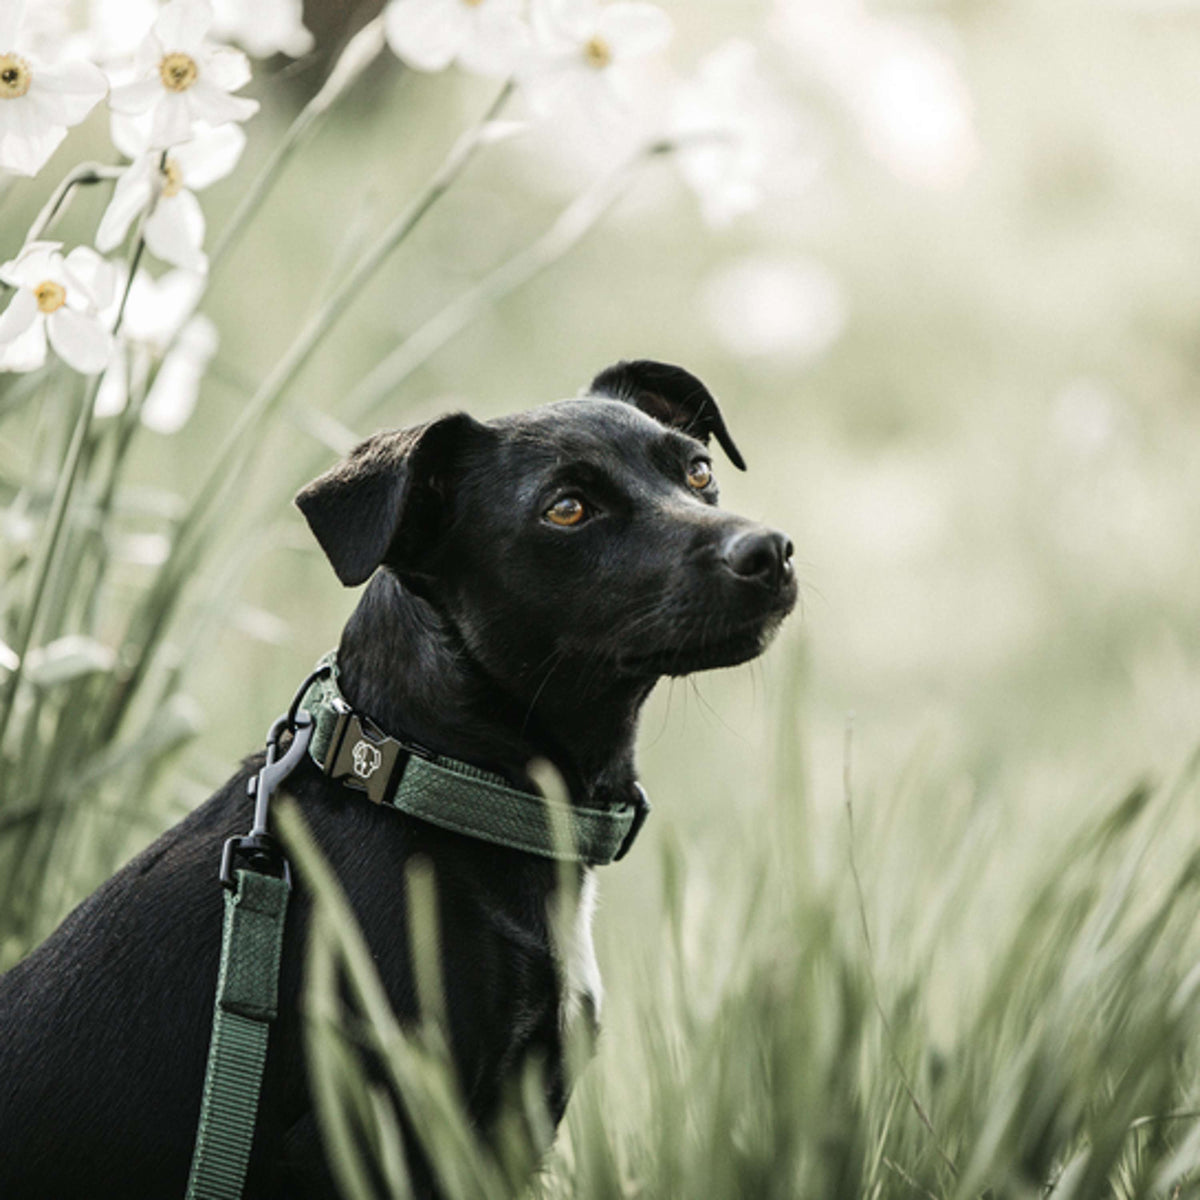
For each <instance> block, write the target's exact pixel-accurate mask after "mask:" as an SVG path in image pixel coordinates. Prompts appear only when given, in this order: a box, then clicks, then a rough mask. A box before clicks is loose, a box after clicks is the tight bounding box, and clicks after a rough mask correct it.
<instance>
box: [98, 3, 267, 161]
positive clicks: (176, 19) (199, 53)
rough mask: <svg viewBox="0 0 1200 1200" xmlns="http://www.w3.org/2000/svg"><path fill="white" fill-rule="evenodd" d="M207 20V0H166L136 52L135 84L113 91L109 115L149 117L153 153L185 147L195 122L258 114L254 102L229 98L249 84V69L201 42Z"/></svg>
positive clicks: (242, 59) (225, 50)
mask: <svg viewBox="0 0 1200 1200" xmlns="http://www.w3.org/2000/svg"><path fill="white" fill-rule="evenodd" d="M212 21H213V13H212V9H211V8H210V7H209V5H208V3H207V0H171V3H170V4H168V5H167V6H166V7H165V8H164V9H163V10H162V11H161V12H160V13H159V16H158V20H157V21H155V22H154V28H153V30H152V31H151V32H150V33H149V34H148V35H147V37H146V38H145V40H144V41H143V42H142V44H141V46H140V47H139V48H138V54H137V74H136V77H135V79H134V81H133V82H132V83H124V84H120V85H115V86H114V87H113V90H112V95H111V96H110V97H109V106H110V107H111V108H112V110H113V111H114V112H117V113H124V114H127V115H138V114H141V113H152V114H153V119H152V123H151V129H150V146H151V148H153V149H159V150H162V149H166V148H167V147H169V146H175V145H178V144H179V143H180V142H186V141H187V140H188V139H189V138H190V137H192V136H193V133H194V132H195V130H194V125H195V122H197V121H203V122H204V123H205V124H208V125H224V124H225V123H226V122H228V121H244V120H246V119H247V118H248V117H252V116H253V115H254V114H255V113H256V112H257V111H258V101H257V100H246V99H244V98H243V97H241V96H231V95H230V94H229V93H230V92H235V91H237V90H238V88H240V87H242V86H243V85H245V84H246V83H247V82H248V81H249V79H250V64H249V62H248V61H247V59H246V56H245V55H244V54H243V53H242V52H241V51H240V50H234V49H231V48H230V47H228V46H213V45H212V44H210V43H209V42H208V41H207V40H206V35H207V33H208V29H209V26H210V25H211V24H212Z"/></svg>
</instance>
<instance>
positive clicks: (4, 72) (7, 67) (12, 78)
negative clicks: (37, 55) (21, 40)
mask: <svg viewBox="0 0 1200 1200" xmlns="http://www.w3.org/2000/svg"><path fill="white" fill-rule="evenodd" d="M32 82H33V75H32V74H31V73H30V71H29V64H28V63H27V62H26V61H25V60H24V59H23V58H22V57H21V56H20V55H19V54H0V100H15V99H16V98H17V97H18V96H23V95H25V93H26V92H27V91H29V85H30V84H31V83H32Z"/></svg>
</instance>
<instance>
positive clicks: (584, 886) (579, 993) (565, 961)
mask: <svg viewBox="0 0 1200 1200" xmlns="http://www.w3.org/2000/svg"><path fill="white" fill-rule="evenodd" d="M595 912H596V873H595V872H594V871H592V870H586V871H584V873H583V882H582V883H581V884H580V887H579V898H578V901H577V903H576V906H575V912H574V915H573V917H572V919H571V920H570V921H569V922H564V924H565V925H566V929H567V932H566V935H565V936H564V937H563V941H564V943H565V944H564V945H562V946H561V947H560V954H561V962H562V970H563V995H562V1009H561V1011H560V1013H559V1024H560V1026H561V1028H562V1029H563V1030H567V1029H570V1028H571V1026H572V1025H574V1023H575V1022H576V1020H578V1018H579V1017H580V1016H585V1017H587V1018H589V1019H590V1020H591V1022H592V1024H593V1026H594V1027H596V1028H598V1027H599V1024H600V1005H601V1003H602V1001H603V999H604V985H603V984H602V983H601V982H600V966H599V964H598V963H597V962H596V947H595V944H594V943H593V941H592V918H593V916H594V915H595Z"/></svg>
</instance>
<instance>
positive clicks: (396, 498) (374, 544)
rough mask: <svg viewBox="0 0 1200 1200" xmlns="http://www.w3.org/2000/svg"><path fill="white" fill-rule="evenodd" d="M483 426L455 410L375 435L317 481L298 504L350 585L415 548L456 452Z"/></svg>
mask: <svg viewBox="0 0 1200 1200" xmlns="http://www.w3.org/2000/svg"><path fill="white" fill-rule="evenodd" d="M476 432H478V433H484V432H486V431H485V429H484V427H483V426H482V425H480V424H479V423H478V422H477V421H475V420H473V419H472V418H471V417H469V416H467V414H466V413H454V414H452V415H450V416H448V417H441V418H439V419H438V420H436V421H430V422H429V423H428V424H425V425H417V426H415V427H413V428H412V429H396V430H390V431H387V432H385V433H377V434H375V436H374V437H370V438H368V439H367V440H366V441H365V442H363V443H362V444H361V445H358V446H356V447H355V448H354V449H353V450H352V451H351V452H350V455H349V457H348V458H346V459H344V460H343V461H342V462H340V463H338V465H337V466H336V467H334V468H333V469H332V470H330V471H326V472H325V474H324V475H322V476H320V477H319V478H317V479H314V480H313V481H312V483H310V484H308V486H307V487H305V488H303V489H302V490H301V491H300V493H299V494H298V495H297V496H296V506H297V507H298V508H299V509H300V511H301V512H302V513H303V514H304V519H305V520H306V521H307V522H308V524H309V528H310V529H311V530H312V531H313V533H314V534H315V535H316V538H317V541H318V542H320V543H321V549H322V550H324V551H325V554H326V556H327V557H328V559H329V561H330V563H332V564H333V569H334V571H336V572H337V577H338V578H339V579H340V580H341V581H342V583H344V584H345V585H346V586H347V587H356V586H357V585H358V584H360V583H365V582H366V581H367V580H368V579H369V578H370V577H371V575H372V574H373V573H374V571H375V568H376V567H378V566H379V564H380V563H381V562H383V561H384V559H385V558H388V559H395V560H398V564H397V565H401V566H402V565H403V560H404V558H405V557H407V556H408V555H411V554H413V553H415V551H416V550H417V549H418V546H417V545H416V539H415V535H416V534H417V533H418V532H419V529H418V527H419V526H420V525H421V524H423V522H422V520H421V517H422V516H423V515H427V514H428V512H429V509H430V505H431V504H436V503H437V501H438V500H439V499H440V498H441V495H442V490H443V488H444V484H445V475H446V473H447V471H448V469H449V466H450V463H451V462H452V461H453V458H454V456H455V453H456V452H457V450H458V449H459V447H460V446H461V445H462V444H463V442H465V440H466V439H467V438H468V437H469V436H471V435H472V434H474V433H476Z"/></svg>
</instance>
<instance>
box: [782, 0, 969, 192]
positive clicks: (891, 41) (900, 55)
mask: <svg viewBox="0 0 1200 1200" xmlns="http://www.w3.org/2000/svg"><path fill="white" fill-rule="evenodd" d="M775 9H776V25H777V27H778V29H779V32H780V33H781V34H782V35H783V37H784V38H785V39H786V40H787V41H788V42H790V43H791V46H792V48H793V49H794V50H795V52H796V54H797V55H798V57H799V58H800V60H801V61H802V63H803V64H804V66H805V67H807V68H808V69H809V70H811V71H812V73H813V74H814V75H816V76H818V77H819V78H823V79H824V80H826V82H827V83H828V85H829V87H830V89H831V90H832V91H833V92H834V93H835V94H836V95H838V96H839V97H840V98H841V99H842V101H843V102H844V103H845V104H846V106H847V107H848V108H849V109H850V111H851V112H852V113H853V114H854V116H855V117H856V118H857V120H858V121H859V123H860V125H861V127H862V130H863V135H864V140H865V141H866V143H867V145H868V147H869V148H870V150H871V151H872V153H873V154H875V155H876V156H877V157H878V158H879V159H881V160H882V161H883V162H885V163H886V164H887V165H888V166H889V167H890V168H891V169H892V170H893V171H894V172H895V173H896V174H897V175H899V176H900V177H901V178H904V179H906V180H908V181H909V182H911V183H916V184H919V185H923V186H928V187H943V188H948V187H955V186H957V185H959V184H961V183H962V182H963V180H964V179H965V178H966V176H967V175H968V174H969V173H970V171H971V169H972V168H973V167H974V166H975V163H976V162H977V160H978V158H979V155H980V147H979V141H978V137H977V135H976V132H975V122H974V116H973V113H972V103H971V96H970V93H969V92H968V90H967V87H966V84H965V83H964V82H963V78H962V75H961V73H960V72H959V70H958V67H957V66H956V64H955V62H954V60H953V58H951V57H950V55H949V54H947V53H946V52H945V51H944V50H942V49H941V48H940V47H939V46H938V45H937V44H936V43H935V42H934V40H933V39H931V38H929V37H927V36H926V35H925V34H924V33H922V32H920V28H921V27H919V26H917V25H916V24H913V23H908V22H902V21H900V20H898V19H892V18H885V17H877V16H875V15H874V14H872V13H871V12H869V11H868V10H867V8H866V6H865V4H864V3H863V0H839V2H838V3H836V4H820V5H812V4H797V3H791V2H789V0H776V4H775ZM925 27H927V28H932V29H936V28H937V26H936V25H933V24H932V23H925Z"/></svg>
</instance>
